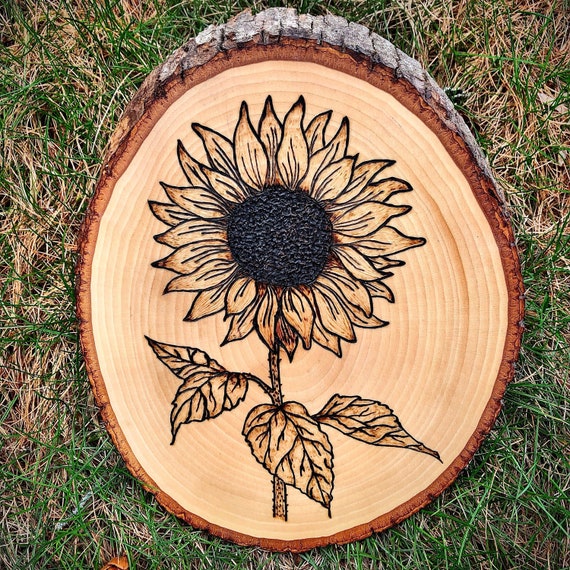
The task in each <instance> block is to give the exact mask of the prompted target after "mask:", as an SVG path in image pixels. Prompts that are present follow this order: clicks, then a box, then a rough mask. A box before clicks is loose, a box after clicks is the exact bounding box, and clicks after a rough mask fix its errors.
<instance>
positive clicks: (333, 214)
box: [147, 97, 439, 520]
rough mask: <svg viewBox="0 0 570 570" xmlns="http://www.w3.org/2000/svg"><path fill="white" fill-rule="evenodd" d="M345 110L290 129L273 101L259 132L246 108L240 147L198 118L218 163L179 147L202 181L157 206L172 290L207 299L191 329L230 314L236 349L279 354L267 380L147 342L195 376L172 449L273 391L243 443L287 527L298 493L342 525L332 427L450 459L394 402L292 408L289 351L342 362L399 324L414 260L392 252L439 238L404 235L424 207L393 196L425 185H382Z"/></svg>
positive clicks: (301, 106)
mask: <svg viewBox="0 0 570 570" xmlns="http://www.w3.org/2000/svg"><path fill="white" fill-rule="evenodd" d="M331 115H332V111H327V112H324V113H321V114H318V115H316V116H315V117H314V118H312V119H311V120H310V121H309V122H308V125H307V126H306V127H305V126H304V123H305V101H304V99H303V97H299V99H298V100H297V102H296V103H295V104H294V105H293V106H292V107H291V108H290V109H289V111H288V112H287V113H286V114H285V116H284V118H283V121H281V120H280V119H279V117H278V116H277V115H276V113H275V110H274V106H273V102H272V99H271V97H267V99H266V101H265V106H264V109H263V112H262V114H261V117H260V120H259V124H258V127H257V129H256V128H255V127H254V126H253V124H252V122H251V118H250V115H249V110H248V105H247V103H246V102H245V101H244V102H243V103H242V105H241V109H240V113H239V119H238V121H237V124H236V128H235V132H234V134H233V140H230V139H229V138H227V137H225V136H224V135H222V134H221V133H218V132H216V131H214V130H212V129H210V128H208V127H206V126H204V125H200V124H197V123H194V124H193V129H194V131H195V132H196V134H197V135H198V136H199V137H200V138H201V140H202V142H203V145H204V148H205V152H206V156H207V162H208V164H202V163H200V162H198V161H197V160H196V159H195V158H194V157H192V156H190V154H189V153H188V152H187V151H186V149H185V148H184V146H183V144H182V143H181V142H180V141H179V143H178V159H179V162H180V166H181V168H182V170H183V171H184V174H185V176H186V179H187V181H188V184H187V185H185V186H182V187H179V186H171V185H169V184H167V183H165V182H161V185H162V187H163V189H164V191H165V193H166V195H167V197H168V199H169V201H168V202H163V203H159V202H150V203H149V205H150V208H151V210H152V212H153V214H154V215H155V216H156V217H157V218H158V219H159V220H160V221H161V222H163V223H164V224H166V225H167V226H169V228H168V229H167V230H166V231H165V232H164V233H161V234H160V235H157V236H155V239H156V240H157V241H158V242H159V243H161V244H164V245H166V246H168V247H170V248H172V249H173V250H174V251H172V252H171V253H170V254H169V255H168V256H166V257H164V258H163V259H160V260H159V261H156V262H154V263H153V266H154V267H157V268H163V269H168V270H169V271H172V272H174V273H175V274H176V276H175V277H173V278H172V280H171V281H170V282H169V283H168V285H167V287H166V290H165V292H168V293H170V292H173V291H185V292H190V293H193V294H194V297H193V302H192V305H191V307H190V310H189V312H188V314H187V315H186V317H185V320H189V321H195V320H198V319H202V318H205V317H209V316H211V315H214V314H216V313H218V312H223V313H224V317H225V319H226V320H227V321H228V330H227V334H226V337H225V338H224V339H220V340H221V341H222V342H221V344H222V345H223V344H226V343H229V342H237V341H239V340H241V339H244V338H245V337H246V336H248V335H249V334H250V333H252V332H254V333H255V334H257V335H258V336H259V338H260V340H261V341H262V343H263V344H264V345H265V346H266V348H267V350H268V364H269V367H268V368H269V370H268V380H265V379H262V378H258V377H256V376H254V375H252V374H248V373H246V372H230V371H228V370H226V369H225V368H224V367H223V366H222V365H220V364H219V363H218V362H216V361H215V360H213V359H211V358H210V357H209V356H208V355H207V354H206V353H205V352H203V351H202V350H200V348H198V347H182V346H174V345H171V344H166V343H163V342H158V341H156V340H152V339H150V338H147V340H148V342H149V344H150V346H151V347H152V349H153V351H154V353H155V354H156V356H157V357H158V358H159V359H160V361H161V362H162V363H163V364H165V365H166V366H167V367H168V368H169V369H170V371H171V372H172V373H173V374H175V375H176V376H177V377H178V378H179V379H180V380H181V381H182V383H181V385H180V386H179V388H178V391H177V392H176V395H175V397H174V400H173V402H172V411H171V415H170V424H171V432H172V443H173V444H174V442H175V440H176V436H177V434H178V431H179V430H180V428H181V426H182V425H183V424H188V423H191V422H201V421H205V420H211V419H213V418H215V417H217V416H218V415H220V414H221V413H223V412H226V411H229V410H232V409H233V408H235V407H236V406H238V405H239V404H240V403H241V402H243V401H244V400H245V398H246V395H247V390H248V386H249V385H250V383H255V384H257V385H258V386H260V387H261V389H262V390H263V391H264V392H265V394H266V395H267V400H268V401H267V403H265V404H260V405H256V406H254V407H253V408H252V409H251V410H250V411H249V414H248V415H247V418H246V421H245V424H244V426H243V436H244V437H245V439H246V441H247V443H248V445H249V447H250V449H251V452H252V454H253V456H254V457H255V459H256V460H257V461H258V462H259V463H260V464H261V465H262V466H263V467H264V468H265V469H266V470H267V471H268V472H269V473H270V474H271V475H272V476H273V516H274V517H275V518H277V519H281V520H287V485H292V486H293V487H295V488H297V489H299V490H300V491H301V492H302V493H304V494H305V495H307V496H308V497H309V498H310V499H312V500H313V501H316V502H318V503H320V504H321V505H322V506H323V507H324V508H326V509H327V511H328V514H329V516H331V502H332V499H333V488H334V465H333V459H334V454H333V447H332V445H331V442H330V440H329V437H328V436H327V433H326V428H334V429H337V430H339V431H340V432H342V433H343V434H345V435H347V436H348V437H351V438H354V439H357V440H360V441H363V442H366V443H368V444H370V445H376V446H390V447H401V448H407V449H411V450H413V451H417V452H420V453H425V454H428V455H431V456H433V457H434V458H436V459H438V460H439V454H438V453H437V451H434V450H433V449H430V448H428V447H426V446H425V445H424V444H422V443H421V442H420V441H418V440H417V439H415V438H414V437H412V436H411V435H410V434H409V433H407V432H406V430H404V428H403V427H402V425H401V424H400V421H399V420H398V417H397V416H396V415H395V414H394V412H393V411H392V410H391V409H390V408H389V407H388V406H387V405H386V404H383V403H381V402H378V401H375V400H370V399H366V398H364V397H362V396H359V395H340V394H334V395H332V396H331V398H330V399H329V401H328V402H327V404H326V405H325V406H324V407H323V408H322V409H321V410H319V411H317V412H316V413H315V412H313V413H311V412H310V411H309V410H308V409H307V407H306V406H305V405H304V404H303V403H301V402H295V401H283V395H282V379H281V355H282V353H284V354H285V355H287V357H288V359H289V361H293V359H294V358H295V354H296V351H297V349H298V348H299V345H300V344H302V345H303V348H304V349H305V350H310V349H311V346H312V345H313V343H317V344H318V345H320V346H322V347H323V348H325V349H327V350H329V351H331V352H333V353H334V354H336V355H337V356H338V357H339V358H342V347H341V343H342V341H345V342H356V340H357V337H356V330H355V329H357V328H358V327H364V328H372V329H375V328H380V327H384V326H386V325H387V324H388V323H387V322H385V321H383V320H381V319H380V318H379V317H378V316H377V315H376V314H375V310H376V306H375V305H374V304H373V299H374V298H381V299H384V300H387V301H389V302H391V303H393V302H394V295H393V293H392V291H391V289H390V288H389V287H388V285H386V283H385V281H386V279H387V278H388V277H390V276H391V275H392V273H391V271H392V269H393V268H395V267H397V266H401V265H404V262H402V261H398V260H395V259H393V257H392V256H393V255H395V254H397V253H399V252H402V251H404V250H407V249H410V248H413V247H418V246H422V245H423V244H424V243H425V240H424V239H423V238H421V237H410V236H407V235H404V234H403V233H402V232H401V231H399V230H398V229H397V228H396V226H395V223H396V221H397V220H396V218H398V217H399V216H403V215H405V214H407V213H408V212H409V211H410V207H409V206H402V205H393V204H390V203H389V199H390V197H391V196H392V195H394V194H396V193H399V192H407V191H410V190H412V188H411V186H410V184H409V183H408V182H406V181H405V180H401V179H398V178H394V177H389V178H381V177H380V174H381V173H383V171H384V170H385V169H387V168H389V167H390V166H391V165H392V164H394V161H393V160H387V159H379V160H368V161H363V162H359V160H358V155H354V156H352V155H348V154H347V148H348V139H349V120H348V118H346V117H345V118H344V119H343V120H342V123H341V125H340V127H339V128H338V130H337V132H336V133H335V134H334V136H332V138H330V139H329V140H327V138H326V136H325V135H326V129H327V125H328V124H329V121H330V118H331Z"/></svg>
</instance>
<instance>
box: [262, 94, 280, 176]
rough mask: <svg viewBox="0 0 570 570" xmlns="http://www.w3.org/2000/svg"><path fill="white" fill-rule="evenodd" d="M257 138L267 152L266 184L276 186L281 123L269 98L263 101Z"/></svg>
mask: <svg viewBox="0 0 570 570" xmlns="http://www.w3.org/2000/svg"><path fill="white" fill-rule="evenodd" d="M258 132H259V138H260V139H261V142H262V143H263V145H264V146H265V151H266V152H267V179H266V184H267V185H269V186H271V185H274V184H278V183H280V182H281V180H280V179H279V180H278V178H277V177H278V169H277V148H278V146H279V141H280V140H281V135H282V133H283V129H282V127H281V123H280V122H279V119H278V118H277V115H276V114H275V109H274V108H273V100H272V99H271V96H269V97H267V99H266V100H265V106H264V108H263V113H262V114H261V118H260V119H259V128H258Z"/></svg>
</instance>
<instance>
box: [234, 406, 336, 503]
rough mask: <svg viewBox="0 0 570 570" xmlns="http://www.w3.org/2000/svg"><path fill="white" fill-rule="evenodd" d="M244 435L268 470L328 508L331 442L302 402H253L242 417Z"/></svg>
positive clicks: (255, 454) (331, 468)
mask: <svg viewBox="0 0 570 570" xmlns="http://www.w3.org/2000/svg"><path fill="white" fill-rule="evenodd" d="M243 435H244V436H245V439H246V441H247V443H248V444H249V447H250V448H251V452H252V453H253V456H254V457H255V458H256V459H257V461H259V463H261V464H262V465H263V466H264V467H265V469H267V471H269V472H270V473H271V474H272V475H275V476H276V477H279V479H281V480H282V481H283V482H285V483H286V484H288V485H293V486H294V487H295V488H297V489H299V490H300V491H301V492H302V493H304V494H305V495H307V496H308V497H309V498H311V499H313V501H316V502H317V503H320V504H321V505H323V507H325V508H327V509H330V504H331V501H332V490H333V483H334V475H333V450H332V445H331V443H330V441H329V438H328V436H327V434H326V433H325V432H324V431H322V430H321V428H320V426H319V424H318V423H317V422H316V421H315V420H314V419H313V418H311V416H310V415H309V413H308V411H307V409H306V408H305V407H304V406H302V405H301V404H299V403H298V402H286V403H284V404H283V405H282V406H275V405H273V404H261V405H258V406H255V407H254V408H253V409H252V410H251V411H250V412H249V414H248V416H247V418H246V420H245V424H244V427H243ZM329 512H330V511H329Z"/></svg>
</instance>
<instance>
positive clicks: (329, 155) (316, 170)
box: [300, 117, 349, 192]
mask: <svg viewBox="0 0 570 570" xmlns="http://www.w3.org/2000/svg"><path fill="white" fill-rule="evenodd" d="M348 131H349V127H348V119H347V118H346V117H345V118H344V119H343V120H342V123H341V125H340V127H339V129H338V131H337V133H336V134H335V136H334V137H333V138H332V139H331V141H330V142H329V143H328V144H327V145H326V146H325V147H323V148H321V149H320V150H318V151H317V152H315V153H314V154H313V155H311V158H310V160H309V167H308V169H307V174H306V175H305V178H304V179H303V181H302V183H301V185H300V187H301V188H302V189H303V190H305V191H306V192H310V191H311V190H312V188H313V185H314V182H315V180H316V178H317V177H318V175H319V174H320V172H321V171H322V170H323V168H326V167H327V166H328V165H329V164H332V163H333V162H337V161H338V160H340V159H341V158H344V157H345V156H346V149H347V146H348Z"/></svg>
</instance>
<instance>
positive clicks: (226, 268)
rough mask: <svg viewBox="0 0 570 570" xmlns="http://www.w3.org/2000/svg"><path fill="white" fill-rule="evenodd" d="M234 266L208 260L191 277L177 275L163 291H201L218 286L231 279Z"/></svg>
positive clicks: (215, 260)
mask: <svg viewBox="0 0 570 570" xmlns="http://www.w3.org/2000/svg"><path fill="white" fill-rule="evenodd" d="M235 269H236V266H235V264H234V263H227V262H222V261H220V260H217V259H213V260H209V261H207V262H206V263H204V264H203V265H202V266H200V267H199V268H198V269H197V270H196V272H194V273H192V274H191V275H179V276H178V277H175V278H174V279H172V280H171V281H170V283H169V284H168V285H167V286H166V289H165V290H164V292H165V293H171V292H173V291H190V292H192V291H202V290H203V289H206V288H208V289H210V288H213V287H218V286H220V285H221V284H222V283H223V282H224V281H225V280H226V279H231V277H232V275H233V272H234V271H235Z"/></svg>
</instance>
